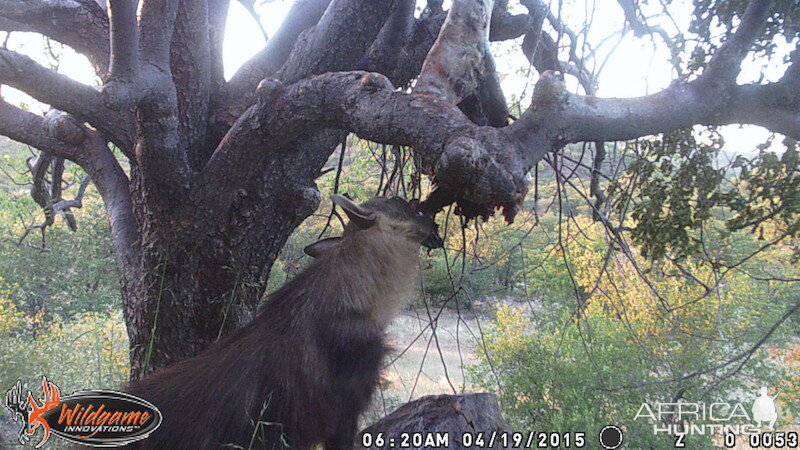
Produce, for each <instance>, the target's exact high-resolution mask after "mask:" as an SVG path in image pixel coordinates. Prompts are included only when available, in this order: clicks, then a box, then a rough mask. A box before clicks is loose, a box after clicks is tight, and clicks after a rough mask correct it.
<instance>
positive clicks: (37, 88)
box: [0, 49, 135, 154]
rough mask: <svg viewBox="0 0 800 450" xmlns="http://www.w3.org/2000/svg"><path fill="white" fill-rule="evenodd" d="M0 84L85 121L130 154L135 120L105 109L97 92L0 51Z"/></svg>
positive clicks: (127, 114) (17, 54)
mask: <svg viewBox="0 0 800 450" xmlns="http://www.w3.org/2000/svg"><path fill="white" fill-rule="evenodd" d="M0 83H2V84H5V85H8V86H12V87H14V88H17V89H19V90H21V91H23V92H26V93H27V94H28V95H30V96H32V97H33V98H35V99H37V100H39V101H41V102H42V103H46V104H48V105H51V106H53V107H54V108H57V109H60V110H62V111H66V112H69V113H71V114H72V115H74V116H75V117H77V118H78V119H80V120H81V121H85V122H89V123H90V124H92V126H94V127H95V128H97V129H98V130H100V131H102V132H103V133H104V134H105V135H106V136H107V137H108V138H109V139H110V140H111V141H113V142H114V143H115V144H117V146H119V147H120V148H121V149H122V151H123V152H126V153H127V154H131V153H132V152H133V139H134V133H135V131H134V124H135V118H134V116H133V114H132V113H130V112H126V111H116V110H113V109H110V108H108V107H107V106H105V104H104V103H103V101H102V98H101V95H100V92H99V91H97V90H96V89H94V88H92V87H90V86H86V85H84V84H81V83H79V82H77V81H75V80H73V79H71V78H69V77H67V76H65V75H62V74H60V73H58V72H56V71H54V70H51V69H48V68H46V67H44V66H42V65H41V64H39V63H37V62H36V61H34V60H32V59H31V58H28V57H27V56H25V55H21V54H19V53H15V52H13V51H10V50H6V49H0Z"/></svg>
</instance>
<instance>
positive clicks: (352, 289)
mask: <svg viewBox="0 0 800 450" xmlns="http://www.w3.org/2000/svg"><path fill="white" fill-rule="evenodd" d="M418 273H419V244H415V243H413V242H411V241H409V240H408V239H406V238H405V237H404V236H403V235H402V234H399V233H390V232H387V231H384V230H381V229H379V228H377V227H376V228H375V229H369V230H364V231H360V232H358V233H353V234H351V235H349V236H345V237H343V238H342V239H341V241H340V243H338V244H337V246H336V247H335V248H332V249H330V250H329V251H327V252H326V253H325V254H324V255H322V256H321V257H319V258H318V259H316V260H315V261H314V262H312V263H311V264H310V265H309V266H308V267H307V268H306V269H305V270H304V271H303V272H301V273H300V274H298V275H297V276H296V277H295V278H294V279H292V280H291V281H290V282H289V283H287V284H286V285H284V287H283V288H281V289H280V290H278V291H276V292H275V293H274V294H272V295H271V296H270V298H269V299H268V300H267V302H266V304H265V309H269V308H270V304H273V305H274V306H278V305H279V304H282V305H283V306H289V304H288V302H294V301H299V303H303V305H302V306H301V305H300V304H299V303H295V304H293V305H291V306H292V309H293V310H295V311H298V312H300V311H302V312H304V313H307V314H309V313H310V314H316V313H319V314H320V315H323V316H324V315H329V314H348V313H349V314H358V315H364V316H366V317H369V318H371V319H374V320H375V321H376V322H377V323H378V324H380V325H381V327H383V326H385V325H386V324H387V323H388V321H390V320H391V318H392V316H393V315H394V313H395V312H396V311H397V310H398V309H399V308H400V307H402V306H403V305H404V304H405V302H406V301H408V300H409V299H410V297H411V296H412V295H413V293H414V290H415V287H416V281H417V275H418Z"/></svg>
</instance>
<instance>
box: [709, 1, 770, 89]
mask: <svg viewBox="0 0 800 450" xmlns="http://www.w3.org/2000/svg"><path fill="white" fill-rule="evenodd" d="M772 3H773V2H772V0H751V1H750V2H749V3H748V5H747V9H745V11H744V14H743V15H742V20H741V23H739V27H738V28H737V29H736V32H735V33H734V34H733V36H731V37H730V38H729V39H728V40H727V41H725V43H724V44H722V46H720V48H719V50H717V51H716V53H714V56H713V58H711V61H709V63H708V67H706V70H705V72H704V73H703V75H702V76H701V77H702V78H703V79H705V80H707V82H708V83H713V84H733V83H735V82H736V76H737V75H739V72H740V70H741V65H742V60H743V59H744V57H745V56H746V55H747V53H748V52H749V51H750V48H751V47H752V46H753V42H754V41H755V40H756V39H757V38H758V36H759V35H760V34H761V32H762V31H764V27H765V25H766V22H767V17H768V16H769V12H770V10H771V9H772Z"/></svg>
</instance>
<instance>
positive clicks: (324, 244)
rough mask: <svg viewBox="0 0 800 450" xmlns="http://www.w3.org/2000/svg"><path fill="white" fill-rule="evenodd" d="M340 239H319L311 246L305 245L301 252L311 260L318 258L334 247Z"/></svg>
mask: <svg viewBox="0 0 800 450" xmlns="http://www.w3.org/2000/svg"><path fill="white" fill-rule="evenodd" d="M341 239H342V238H340V237H329V238H325V239H320V240H318V241H317V242H314V243H313V244H311V245H307V246H306V248H304V249H303V251H304V252H305V253H306V255H308V256H310V257H312V258H319V257H320V256H322V254H323V253H325V252H327V251H328V250H330V249H332V248H333V247H335V246H336V245H337V244H338V243H339V241H340V240H341Z"/></svg>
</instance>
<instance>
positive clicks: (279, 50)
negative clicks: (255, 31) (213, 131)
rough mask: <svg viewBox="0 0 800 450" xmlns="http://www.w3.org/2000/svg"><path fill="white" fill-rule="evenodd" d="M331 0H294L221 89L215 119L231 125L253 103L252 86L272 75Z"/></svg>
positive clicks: (317, 20) (253, 87)
mask: <svg viewBox="0 0 800 450" xmlns="http://www.w3.org/2000/svg"><path fill="white" fill-rule="evenodd" d="M330 1H331V0H297V1H295V2H294V3H293V4H292V7H291V9H290V10H289V12H288V14H287V15H286V18H285V19H284V20H283V22H282V23H281V26H280V28H278V31H276V32H275V35H274V36H272V38H271V39H270V40H269V41H267V44H266V45H265V46H264V49H263V50H261V51H260V52H258V54H256V55H255V56H253V57H252V58H251V59H250V60H249V61H247V62H246V63H244V64H243V65H242V67H241V68H239V70H238V71H237V72H236V73H235V74H234V75H233V77H232V78H231V80H230V81H229V82H228V84H227V85H226V86H225V89H224V90H223V97H222V100H221V101H220V102H219V107H218V109H217V111H216V114H217V115H218V116H219V117H218V118H217V121H218V122H223V123H227V124H228V125H230V124H233V122H235V121H236V119H237V118H238V117H239V116H240V115H241V114H242V113H243V112H244V110H245V109H247V107H248V106H250V105H251V104H252V102H253V93H254V92H255V86H256V85H258V82H259V81H261V80H262V79H263V78H264V77H268V76H273V75H274V74H275V73H276V72H277V71H278V70H279V69H280V68H281V66H283V64H284V63H285V62H286V60H287V59H288V58H289V55H290V54H291V52H292V48H293V47H294V44H295V42H297V39H298V37H299V36H300V33H302V32H303V31H305V30H307V29H309V28H311V27H313V26H314V25H316V24H317V22H319V19H320V18H321V17H322V14H323V13H324V12H325V10H326V9H327V8H328V4H329V3H330Z"/></svg>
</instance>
